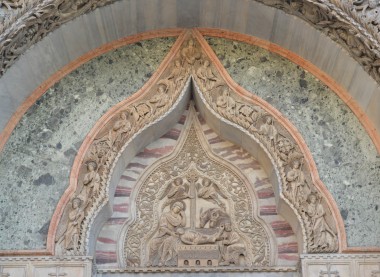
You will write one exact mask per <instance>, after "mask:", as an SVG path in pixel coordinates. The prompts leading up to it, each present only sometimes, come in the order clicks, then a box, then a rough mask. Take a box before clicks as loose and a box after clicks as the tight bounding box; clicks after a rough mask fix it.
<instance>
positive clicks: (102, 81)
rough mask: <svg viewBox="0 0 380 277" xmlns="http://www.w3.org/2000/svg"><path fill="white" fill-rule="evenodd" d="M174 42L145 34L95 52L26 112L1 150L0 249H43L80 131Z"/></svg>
mask: <svg viewBox="0 0 380 277" xmlns="http://www.w3.org/2000/svg"><path fill="white" fill-rule="evenodd" d="M174 41H175V38H158V39H152V40H146V41H141V42H138V43H135V44H132V45H128V46H124V47H122V48H119V49H117V50H114V51H112V52H109V53H106V54H104V55H102V56H99V57H98V58H95V59H93V60H91V61H90V62H88V63H86V64H84V65H82V66H81V67H79V68H78V69H76V70H74V71H73V72H72V73H70V74H69V75H67V76H66V77H64V78H63V79H62V80H61V81H59V82H57V83H56V84H55V85H54V86H53V87H51V88H50V89H49V90H48V91H47V92H46V93H45V94H44V95H43V96H42V97H41V98H40V99H39V100H38V101H37V102H36V103H35V104H34V105H33V106H32V107H31V108H30V109H29V110H28V112H27V113H26V114H25V115H24V116H23V118H22V119H21V121H20V122H19V124H18V125H17V127H16V128H15V130H14V132H13V133H12V136H11V137H10V139H9V140H8V142H7V144H6V146H5V148H4V150H3V152H2V153H1V156H0V176H2V178H1V180H0V191H1V193H0V221H1V222H0V233H1V236H0V249H43V248H44V247H45V243H46V235H47V231H48V227H49V220H50V218H51V216H52V214H53V211H54V209H55V207H56V205H57V203H58V200H59V199H60V197H61V195H62V193H63V192H64V190H65V189H66V187H67V185H68V183H69V174H70V170H71V165H72V162H73V160H74V158H75V155H76V153H77V151H78V149H79V147H80V146H81V144H82V141H83V139H84V138H85V136H86V134H87V133H88V132H89V131H90V129H91V128H92V126H93V125H94V124H95V122H96V121H97V120H98V119H99V118H100V117H101V116H102V115H103V114H104V113H105V112H106V111H107V110H108V109H109V108H110V107H112V106H114V105H115V104H117V103H118V102H120V101H122V100H124V99H125V98H127V97H128V96H130V95H132V94H133V93H134V92H136V91H137V90H138V89H139V88H141V86H142V85H143V84H144V83H145V82H146V81H147V80H148V79H149V78H150V76H151V75H152V73H153V72H154V71H155V70H156V69H157V67H158V65H159V64H160V63H161V61H162V60H163V58H164V57H165V55H166V54H167V53H168V51H169V49H170V48H171V46H172V44H173V43H174ZM11 203H14V204H11Z"/></svg>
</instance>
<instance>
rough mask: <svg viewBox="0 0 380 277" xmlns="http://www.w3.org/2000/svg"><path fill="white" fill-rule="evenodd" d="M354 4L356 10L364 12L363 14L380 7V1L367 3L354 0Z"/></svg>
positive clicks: (369, 0) (370, 0)
mask: <svg viewBox="0 0 380 277" xmlns="http://www.w3.org/2000/svg"><path fill="white" fill-rule="evenodd" d="M352 4H353V5H354V8H355V9H356V10H358V11H360V10H361V11H362V13H363V14H365V12H366V10H367V9H368V8H370V9H374V8H376V7H377V6H379V5H380V1H379V0H368V1H367V2H365V1H364V0H353V2H352Z"/></svg>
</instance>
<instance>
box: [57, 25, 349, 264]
mask: <svg viewBox="0 0 380 277" xmlns="http://www.w3.org/2000/svg"><path fill="white" fill-rule="evenodd" d="M190 81H192V83H193V85H194V86H193V87H194V89H193V98H194V99H195V102H196V106H197V107H198V109H199V110H200V111H202V112H204V113H207V114H208V115H209V116H206V117H205V118H206V121H207V120H208V118H209V120H214V121H215V120H216V121H217V122H219V123H220V124H222V123H223V124H224V125H225V126H229V127H228V128H230V129H231V130H233V131H236V133H239V134H244V136H246V137H247V138H248V140H250V141H252V143H253V144H256V145H258V146H259V148H260V149H262V151H263V153H265V156H266V157H267V159H268V160H269V161H270V164H271V166H272V167H273V168H274V172H275V174H276V180H277V182H278V191H279V194H278V198H279V199H280V200H281V201H283V202H284V203H285V205H286V206H287V208H288V209H289V210H290V212H291V213H292V214H293V215H294V217H295V218H296V221H297V222H298V223H297V224H299V226H300V230H301V234H302V245H303V247H302V248H303V252H305V253H326V252H336V251H338V249H339V240H338V238H339V237H340V238H341V239H342V237H343V238H344V228H343V227H342V226H343V225H342V224H341V218H340V217H339V214H338V212H337V209H336V207H335V206H334V205H335V204H334V202H333V200H332V199H331V197H330V196H329V194H328V192H327V190H326V189H325V188H324V186H323V184H322V183H321V181H320V180H319V178H318V174H317V172H316V167H315V164H314V163H313V161H312V158H311V154H310V152H309V151H308V149H307V147H306V145H305V143H303V140H302V138H301V137H300V136H299V134H298V133H297V131H296V130H295V128H294V127H293V126H292V125H291V124H290V123H289V122H288V121H287V120H286V119H285V118H283V117H282V116H281V114H279V113H278V112H277V111H276V110H275V109H274V108H273V107H271V106H270V105H269V104H268V103H266V102H265V101H263V100H261V99H258V98H256V97H254V96H252V94H249V93H248V92H245V91H244V90H243V89H242V88H240V87H239V86H238V85H236V84H235V83H234V82H233V81H232V80H231V79H230V77H229V76H228V74H227V73H226V72H225V70H224V69H223V67H222V65H221V64H220V63H219V61H218V59H217V58H216V57H215V54H214V53H213V52H212V50H211V49H210V48H209V46H208V45H207V43H206V42H205V41H204V39H203V37H202V36H201V35H200V34H199V33H197V32H196V31H194V32H193V34H190V33H184V34H182V35H181V36H180V37H179V39H178V40H177V42H176V44H175V45H174V46H173V49H172V51H171V53H170V54H169V56H168V57H167V58H166V59H165V61H164V62H163V64H162V65H161V67H160V69H159V70H158V72H157V73H156V74H155V75H154V76H153V77H152V78H151V79H150V81H149V82H148V84H146V85H145V86H144V87H143V89H142V90H141V91H140V92H138V93H137V94H136V95H135V96H134V97H132V98H129V99H127V100H126V101H124V102H122V103H120V104H119V105H117V107H115V108H114V109H112V110H111V111H110V112H109V113H108V114H106V115H105V116H104V117H103V118H102V119H101V120H100V122H99V123H98V124H97V125H96V126H95V127H94V129H93V130H92V131H91V132H90V134H89V135H88V137H87V139H86V141H85V143H84V144H83V146H82V148H81V149H80V151H79V153H80V154H79V155H78V157H77V158H76V160H75V162H74V166H73V172H72V176H73V178H72V179H71V181H72V183H71V185H70V187H69V190H68V192H67V193H66V195H65V196H64V197H63V198H62V200H61V203H60V204H59V206H58V209H57V211H56V217H57V218H59V217H61V221H60V223H59V224H58V226H57V229H56V230H54V234H55V235H53V236H52V237H53V238H54V237H55V242H56V254H59V255H84V254H89V253H90V250H89V244H91V237H93V236H94V232H95V233H96V230H95V229H96V228H95V227H93V225H94V226H95V225H99V222H98V221H99V220H101V218H102V217H104V215H102V216H101V214H102V212H103V211H104V209H105V207H106V205H107V204H108V203H109V201H110V199H111V198H112V194H111V195H110V183H112V182H111V177H112V175H113V174H115V173H114V169H115V166H116V165H117V164H118V163H119V162H120V157H121V156H122V155H123V153H124V152H125V151H126V149H127V148H128V147H129V146H130V145H134V146H132V147H134V148H135V150H136V149H137V151H138V150H139V149H141V147H142V144H143V142H139V140H140V139H141V138H142V136H141V134H142V133H143V132H145V131H147V130H149V128H153V127H154V126H155V125H157V124H158V127H157V128H163V129H165V128H168V126H166V125H167V124H162V122H164V121H165V120H167V119H168V118H170V117H172V116H173V114H175V113H176V114H177V116H179V115H178V112H176V110H178V109H179V110H181V109H182V111H183V109H184V107H185V104H186V102H188V99H189V97H190V86H189V84H190ZM180 113H181V112H180ZM165 126H166V127H165ZM156 133H157V134H158V133H160V132H159V131H157V132H156ZM161 134H162V132H161ZM195 135H196V132H193V134H192V135H190V136H189V138H191V137H192V136H195ZM150 136H153V135H150ZM190 141H191V140H190V139H189V142H186V143H185V144H184V145H185V146H184V148H183V149H186V147H190V148H191V147H193V150H192V151H187V152H186V151H185V152H181V151H180V153H189V154H188V155H187V156H186V155H185V156H186V158H183V159H180V161H177V162H173V161H168V162H165V163H163V164H162V165H161V167H165V166H167V170H166V171H164V170H161V171H160V172H161V173H159V174H158V175H157V174H156V173H155V172H151V173H149V174H151V175H149V174H148V175H147V176H146V178H145V179H144V180H145V181H142V182H143V183H141V184H140V187H141V189H140V191H144V190H146V191H145V192H144V193H145V194H144V193H143V192H142V193H141V194H138V195H137V196H136V197H137V198H136V203H137V205H136V209H137V217H136V221H135V223H134V224H135V225H130V228H128V231H127V233H126V236H125V252H124V254H125V260H126V264H127V265H128V266H148V265H159V264H160V263H162V261H161V260H160V259H161V258H162V255H159V256H157V255H156V254H155V255H156V256H155V258H149V253H151V252H156V251H157V249H158V248H163V247H164V246H162V247H161V242H157V245H156V244H155V242H154V241H160V239H159V237H160V236H161V233H162V232H161V231H160V230H161V229H160V227H158V226H160V222H161V217H163V215H164V214H167V215H168V218H169V213H174V214H175V215H173V214H172V215H171V216H173V217H174V219H175V218H178V212H182V213H183V215H182V216H181V217H182V218H186V222H184V223H183V224H182V223H181V224H180V223H175V224H176V225H178V226H179V225H181V226H182V225H183V226H182V227H185V228H183V229H184V230H182V231H180V232H183V233H184V234H183V235H184V236H185V237H191V235H190V234H187V231H189V230H190V231H191V232H192V234H193V235H192V237H193V239H190V238H186V239H184V240H181V241H182V243H183V245H182V244H180V246H181V247H183V251H184V252H186V249H187V248H189V249H193V247H195V248H197V247H200V246H201V245H203V244H201V243H199V241H202V240H203V241H212V240H213V239H215V238H217V239H215V240H216V241H218V238H219V237H218V232H220V233H221V234H223V232H224V231H223V228H222V227H221V226H220V224H216V225H213V226H210V223H209V222H208V225H204V226H203V227H205V226H208V228H206V229H211V230H207V232H206V231H205V230H204V229H205V228H202V227H201V224H200V221H201V219H200V215H201V214H202V213H203V212H207V211H208V210H210V209H220V210H219V212H220V213H222V212H224V213H225V216H224V217H225V220H224V223H225V222H230V223H231V224H232V225H233V230H234V231H236V232H237V238H238V241H239V242H241V244H244V245H245V247H243V248H241V249H240V251H241V254H239V255H238V256H239V257H240V258H241V259H240V258H239V261H238V260H237V259H238V258H236V260H235V261H234V263H235V262H236V263H240V262H241V263H246V264H250V265H260V266H264V265H268V264H270V261H271V246H270V245H271V243H270V236H269V235H268V233H267V232H266V231H265V230H266V229H265V227H264V226H263V225H262V224H260V220H259V219H258V218H257V217H255V215H256V212H255V201H254V199H253V196H252V195H250V194H248V195H246V198H241V199H240V198H236V197H238V194H239V193H238V192H236V193H237V194H236V193H235V192H234V190H235V189H237V188H234V187H233V185H232V184H239V186H240V189H241V190H242V191H244V190H247V187H246V186H244V185H243V184H244V181H243V179H242V178H241V177H239V175H238V174H236V172H234V171H233V170H231V169H228V170H227V169H223V166H222V165H221V164H223V163H220V162H218V161H216V160H214V159H213V158H212V157H209V156H207V155H206V156H207V157H208V164H207V163H206V164H204V165H203V164H198V163H196V162H194V161H195V160H196V158H195V156H193V155H195V154H196V153H198V154H197V155H198V156H199V155H200V156H202V155H203V154H202V153H203V152H202V149H203V148H202V147H200V146H198V147H195V148H194V145H193V146H191V145H192V144H191V143H190ZM192 143H193V144H194V143H195V142H194V139H193V142H192ZM198 144H199V142H198ZM145 145H146V144H145ZM135 153H136V152H135ZM179 155H180V154H179ZM206 156H204V157H206ZM181 163H184V164H183V168H182V169H178V174H179V176H178V177H179V178H180V179H178V180H177V179H176V178H175V177H174V175H173V174H170V170H173V166H177V167H178V166H179V165H180V164H181ZM202 166H209V167H214V168H215V170H216V171H219V172H223V174H224V175H223V174H222V175H221V176H219V175H218V174H216V173H212V172H211V171H210V170H204V169H202ZM164 172H165V173H164ZM222 176H224V177H222ZM152 178H153V179H154V178H158V180H160V184H161V187H158V185H156V183H155V182H153V183H152V182H150V181H149V180H153V179H152ZM223 178H227V179H228V178H229V179H230V181H231V182H230V183H228V182H227V181H226V180H227V179H223ZM144 182H145V183H144ZM208 182H209V183H211V184H212V185H210V186H211V187H212V188H213V189H215V193H213V192H212V191H211V192H210V191H209V194H210V195H213V197H211V196H210V197H211V199H213V200H214V201H207V200H205V199H202V197H201V196H199V195H208V193H207V192H205V191H203V192H204V194H202V193H201V189H202V188H203V187H204V186H205V184H206V183H208ZM174 184H183V186H184V187H185V188H184V189H182V190H183V195H187V196H188V197H185V198H183V199H181V200H180V201H175V202H174V203H169V202H171V201H172V197H174V195H176V193H175V192H172V193H173V196H171V197H169V196H170V195H171V188H169V187H170V186H175V185H174ZM177 186H179V185H177ZM111 188H112V184H111ZM166 189H168V191H166ZM150 190H152V191H150ZM111 191H112V189H111ZM153 191H154V192H155V193H153ZM206 191H207V190H206ZM142 195H145V196H144V197H146V198H145V200H144V198H143V197H142ZM153 196H154V198H152V199H151V197H153ZM239 197H240V196H239ZM147 199H148V200H149V201H146V200H147ZM173 199H174V198H173ZM216 199H218V200H216ZM235 200H236V201H235ZM239 201H242V203H244V204H242V205H243V206H244V212H242V210H241V207H240V206H239V205H238V204H237V203H239ZM164 202H167V203H169V204H167V205H166V204H165V205H164ZM198 202H199V203H200V204H198ZM175 203H176V205H174V204H175ZM201 203H203V204H201ZM197 204H198V205H197ZM174 206H176V207H174ZM197 206H198V207H203V210H202V211H201V210H200V209H197V208H196V207H197ZM243 206H242V207H243ZM194 207H195V208H194ZM174 210H176V211H174ZM178 210H180V211H178ZM149 211H153V213H151V214H150V215H149V216H150V217H147V214H146V212H149ZM148 218H151V219H153V220H148ZM183 220H185V219H183ZM162 221H165V219H164V217H163V218H162ZM167 221H168V220H167ZM174 221H175V220H174ZM241 222H243V223H241ZM95 223H96V224H95ZM142 223H144V224H146V225H144V224H142ZM338 223H339V224H338ZM240 224H242V225H240ZM144 226H145V227H144ZM173 226H174V225H173ZM178 226H176V227H178ZM247 226H250V227H249V228H248V227H247ZM182 227H181V228H182ZM53 228H54V227H53ZM138 228H142V229H141V230H143V231H140V232H137V230H138ZM224 228H225V227H224ZM176 229H177V228H176ZM199 229H200V230H199ZM248 229H249V230H251V231H252V230H255V232H254V236H257V237H258V238H259V239H258V240H257V242H255V238H254V237H252V234H251V233H250V232H251V231H247V230H248ZM94 230H95V231H94ZM176 231H177V230H176ZM208 232H210V233H208ZM137 233H140V234H139V235H138V236H137V237H136V234H137ZM169 233H170V232H169ZM178 236H179V234H178ZM212 236H214V238H212ZM132 238H135V240H132ZM176 238H177V237H176ZM191 240H196V241H198V242H197V243H195V244H191V243H190V242H191ZM183 241H187V242H188V244H186V243H184V242H183ZM207 243H208V242H207ZM207 243H206V242H205V244H207ZM168 244H169V243H168ZM152 245H153V246H152ZM169 245H170V244H169ZM189 245H190V246H189ZM191 245H195V246H191ZM207 245H214V246H213V247H214V248H213V247H211V248H210V249H214V250H212V251H214V252H215V253H216V252H217V251H216V246H215V244H212V243H211V244H207ZM181 249H182V248H181ZM161 250H162V249H161ZM166 251H167V252H168V253H169V252H170V251H171V250H170V247H169V246H168V248H167V249H166ZM210 251H211V250H210ZM168 255H169V254H168ZM157 257H158V258H157ZM167 257H169V256H167ZM219 258H220V257H219ZM219 258H217V259H216V260H218V263H219V262H222V260H220V259H219ZM163 260H165V261H166V258H164V259H163ZM169 261H170V259H169V260H168V262H169ZM196 261H197V260H195V262H196ZM173 262H174V261H170V263H173ZM181 262H185V259H183V260H181ZM187 262H189V263H190V260H187ZM192 262H193V261H192ZM199 262H200V261H199ZM206 262H208V261H206ZM176 263H177V265H178V260H177V262H176ZM211 263H213V261H212V260H211ZM226 263H227V262H226Z"/></svg>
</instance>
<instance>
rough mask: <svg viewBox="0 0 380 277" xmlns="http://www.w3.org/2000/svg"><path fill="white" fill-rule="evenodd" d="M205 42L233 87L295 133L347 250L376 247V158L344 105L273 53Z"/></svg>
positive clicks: (379, 226)
mask: <svg viewBox="0 0 380 277" xmlns="http://www.w3.org/2000/svg"><path fill="white" fill-rule="evenodd" d="M207 40H208V42H209V43H210V45H211V46H212V48H213V49H214V51H215V52H216V54H217V56H218V57H219V59H220V61H221V62H222V63H223V65H224V66H225V68H226V69H227V70H228V72H229V74H230V75H231V76H232V78H233V79H234V80H235V81H236V82H237V83H238V84H239V85H241V86H242V87H244V88H245V89H247V90H248V91H250V92H252V93H254V94H256V95H257V96H259V97H261V98H262V99H264V100H266V101H267V102H268V103H270V104H271V105H272V106H274V107H275V108H276V109H277V110H279V111H280V112H281V113H282V114H283V115H284V116H285V117H286V118H288V119H289V120H290V121H291V122H292V123H293V125H294V126H295V127H296V128H297V129H298V131H299V132H300V133H301V135H302V137H303V138H304V140H305V141H306V144H307V146H308V147H309V149H310V151H311V153H312V155H313V158H314V161H315V162H316V165H317V168H318V171H319V175H320V178H321V180H322V181H323V183H324V184H325V185H326V187H327V188H328V190H329V191H330V192H331V194H332V195H333V197H334V199H335V201H336V203H337V205H338V208H339V209H340V212H341V215H342V218H343V220H344V223H345V228H346V232H347V240H348V245H349V246H380V236H379V231H378V230H380V217H379V216H378V213H379V201H378V199H379V197H380V186H379V180H380V156H379V155H377V151H376V148H375V146H374V144H373V143H372V141H371V139H370V137H369V136H368V134H367V133H366V131H365V130H364V128H363V126H362V125H361V124H360V122H359V121H358V118H357V117H356V116H355V115H354V114H353V112H352V111H351V110H350V109H349V108H348V106H347V105H345V104H344V103H343V101H342V100H340V98H339V97H338V96H337V95H336V94H335V93H334V92H333V91H331V90H330V89H329V88H328V87H327V86H326V85H324V84H323V83H321V82H320V81H319V80H317V79H316V78H315V77H314V76H313V75H312V74H310V73H308V72H306V71H305V70H303V69H302V68H300V67H299V66H297V65H295V64H293V63H291V62H290V61H288V60H286V59H284V58H282V57H280V56H278V55H276V54H273V53H270V52H268V51H266V50H263V49H261V48H259V47H256V46H252V45H249V44H245V43H241V42H237V41H232V40H227V39H221V38H207ZM376 101H377V103H378V97H377V98H376V97H373V98H372V103H371V104H370V105H372V106H370V107H369V108H368V110H367V112H368V113H372V115H373V116H372V117H376V114H379V112H378V109H377V110H376V108H375V107H376V103H374V102H376ZM378 118H380V116H379V117H378ZM379 122H380V120H379ZM379 127H380V124H379ZM342 191H345V193H342Z"/></svg>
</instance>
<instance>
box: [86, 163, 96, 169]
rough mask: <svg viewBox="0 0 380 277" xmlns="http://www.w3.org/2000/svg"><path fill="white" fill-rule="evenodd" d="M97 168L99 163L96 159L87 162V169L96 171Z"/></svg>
mask: <svg viewBox="0 0 380 277" xmlns="http://www.w3.org/2000/svg"><path fill="white" fill-rule="evenodd" d="M96 168H97V164H96V162H94V161H89V162H88V163H87V169H88V171H94V170H95V169H96Z"/></svg>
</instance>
